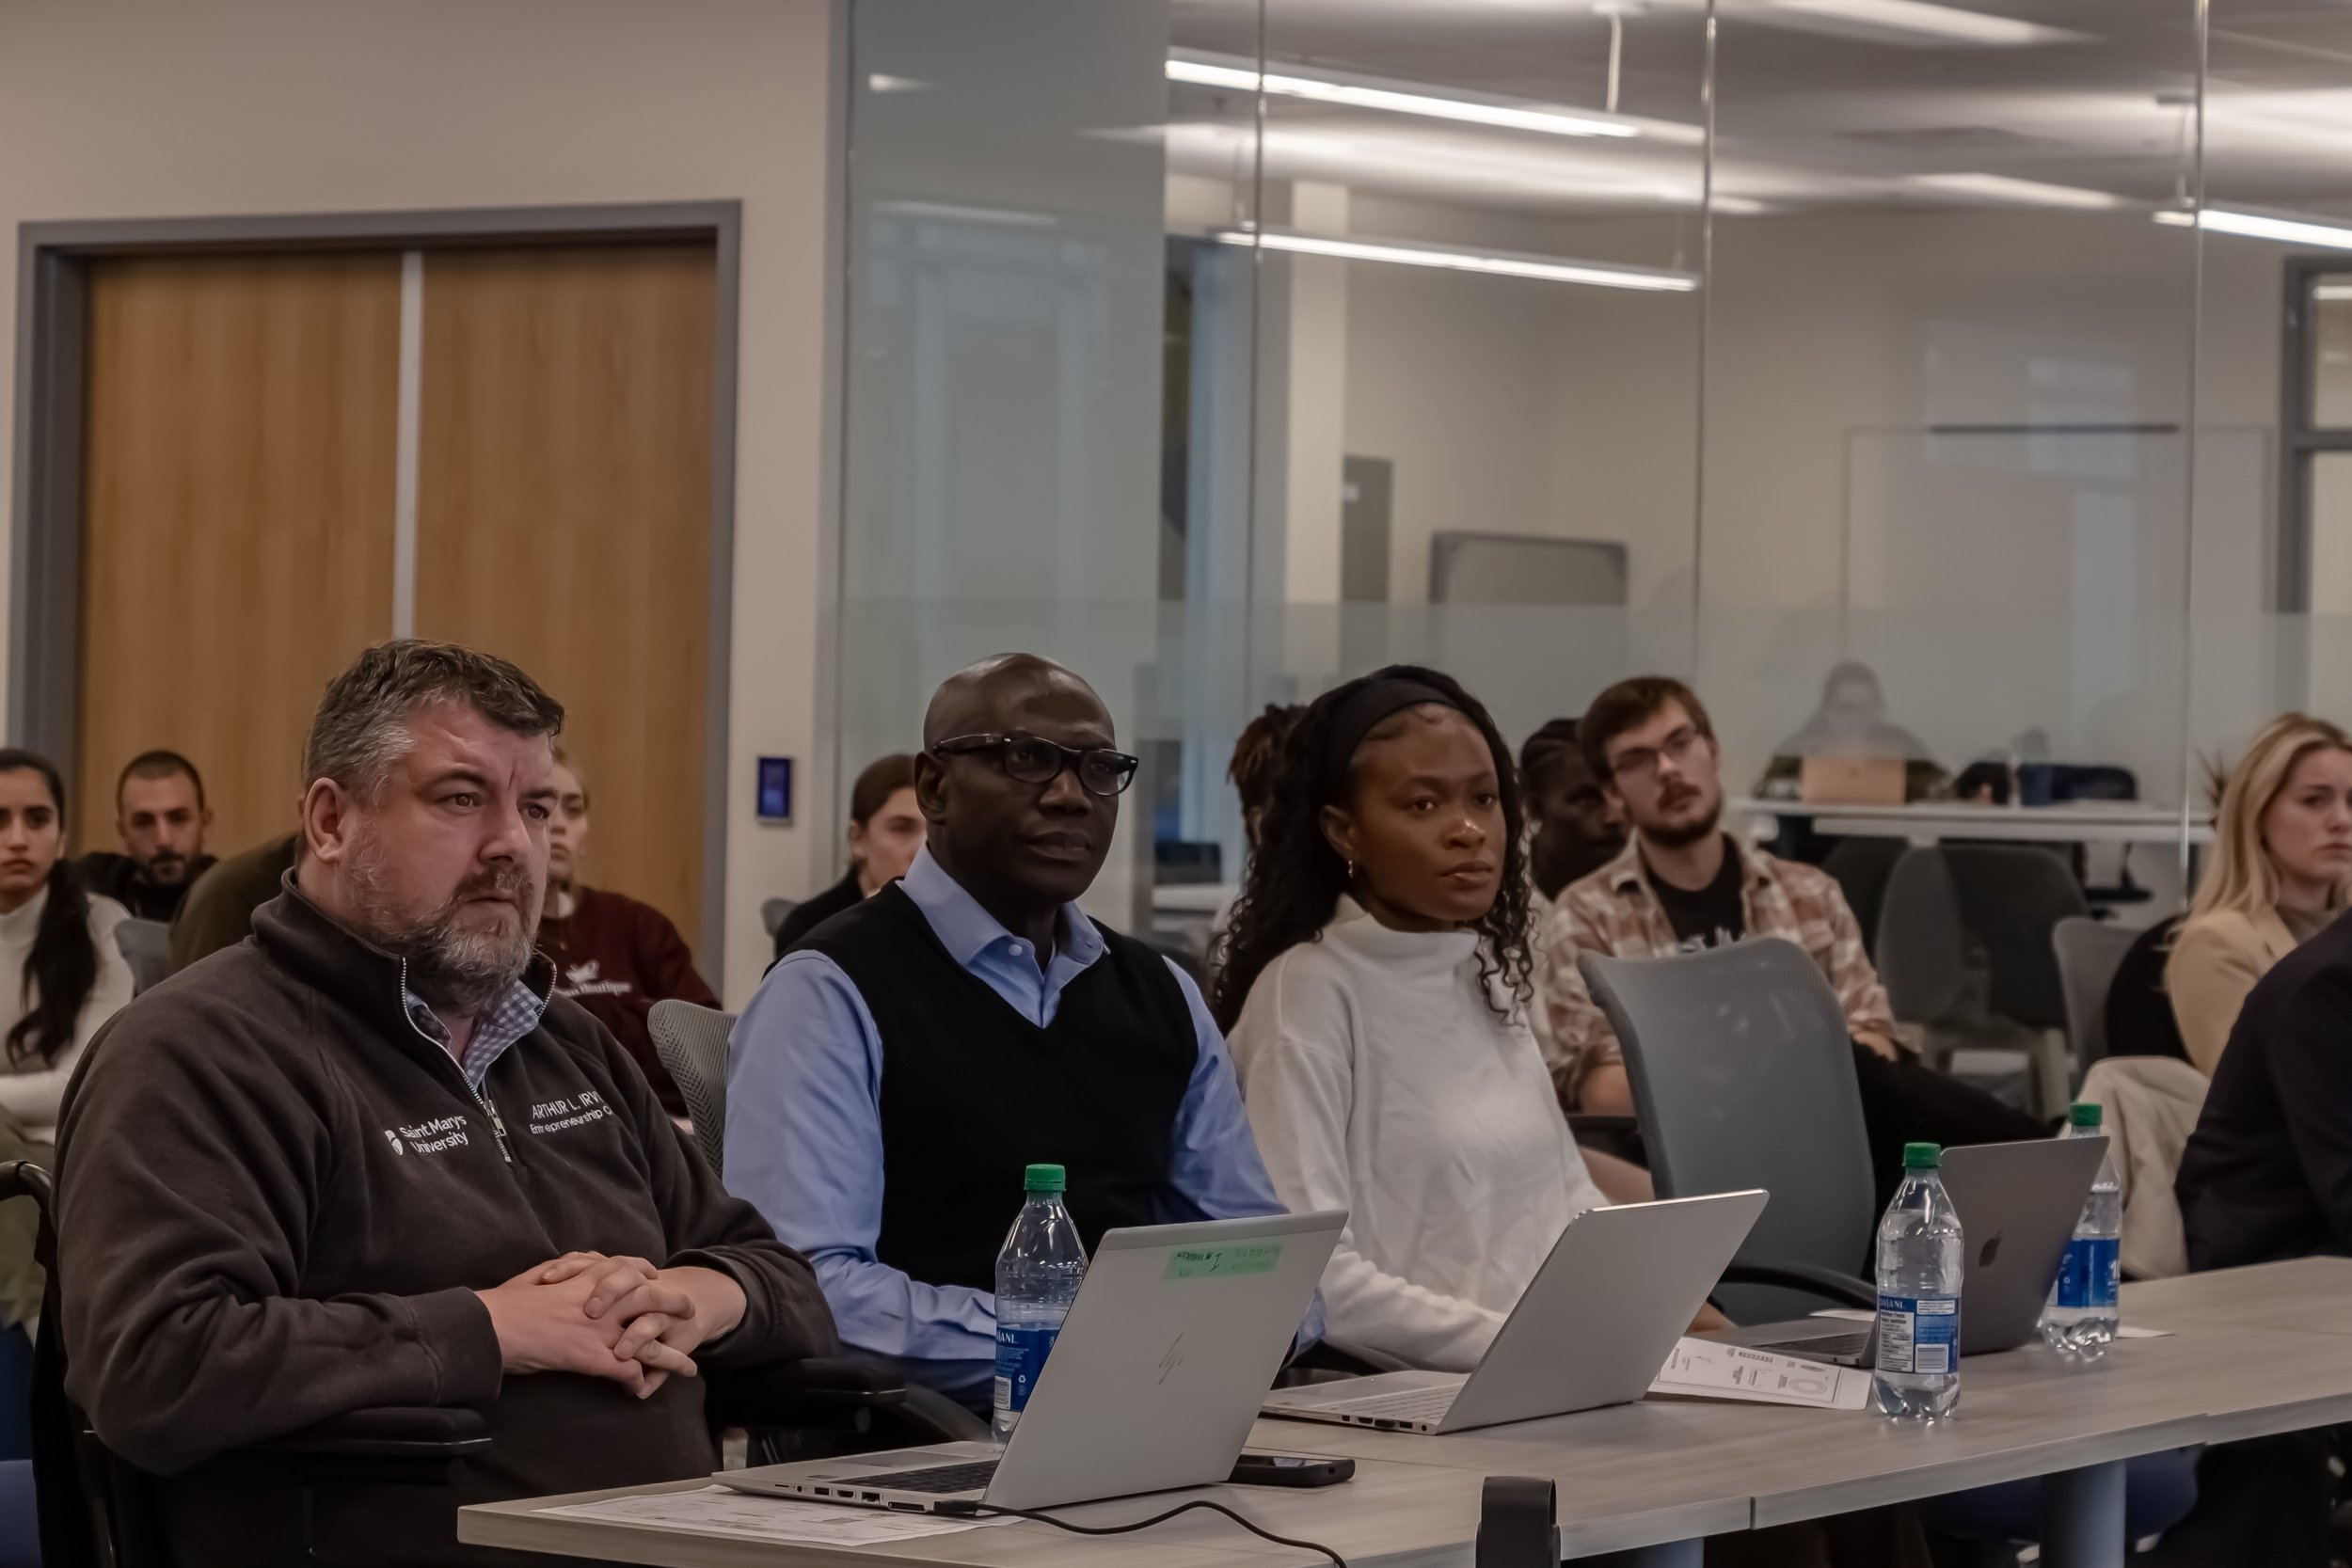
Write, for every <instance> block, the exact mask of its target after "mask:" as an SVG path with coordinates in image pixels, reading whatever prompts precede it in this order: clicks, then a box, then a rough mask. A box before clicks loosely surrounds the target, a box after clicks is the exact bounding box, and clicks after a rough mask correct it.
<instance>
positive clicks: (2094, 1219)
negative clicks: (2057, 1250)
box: [2042, 1105, 2123, 1361]
mask: <svg viewBox="0 0 2352 1568" xmlns="http://www.w3.org/2000/svg"><path fill="white" fill-rule="evenodd" d="M2099 1120H2100V1117H2099V1107H2098V1106H2096V1105H2077V1106H2075V1107H2074V1110H2073V1111H2071V1112H2070V1113H2068V1115H2067V1118H2066V1123H2067V1125H2066V1135H2067V1136H2068V1137H2070V1138H2095V1137H2098V1136H2099V1135H2100V1132H2099ZM2122 1235H2123V1189H2122V1183H2121V1182H2119V1181H2117V1180H2116V1179H2115V1161H2114V1160H2113V1158H2112V1157H2111V1156H2110V1155H2102V1156H2101V1157H2100V1160H2099V1174H2098V1176H2097V1177H2096V1178H2095V1179H2094V1180H2092V1181H2091V1183H2090V1197H2089V1198H2087V1199H2086V1200H2085V1201H2084V1203H2083V1212H2082V1217H2081V1218H2080V1219H2077V1220H2076V1221H2075V1222H2074V1240H2073V1241H2071V1242H2069V1243H2066V1259H2065V1261H2063V1262H2061V1263H2060V1264H2058V1279H2057V1281H2056V1282H2055V1283H2053V1284H2052V1285H2051V1287H2050V1305H2049V1306H2048V1307H2045V1308H2044V1309H2043V1310H2042V1339H2043V1341H2044V1342H2046V1343H2047V1344H2048V1345H2049V1346H2050V1348H2051V1349H2053V1350H2057V1351H2062V1352H2064V1353H2065V1354H2069V1355H2076V1356H2080V1357H2082V1358H2083V1359H2084V1360H2086V1361H2093V1360H2096V1359H2098V1358H2099V1357H2100V1356H2102V1355H2105V1354H2106V1353H2107V1346H2109V1345H2111V1344H2113V1343H2114V1342H2115V1330H2116V1325H2117V1323H2120V1322H2121V1321H2122V1313H2121V1311H2120V1310H2119V1308H2118V1307H2117V1305H2116V1302H2117V1286H2118V1285H2119V1283H2120V1281H2121V1276H2122V1259H2121V1256H2120V1254H2121V1250H2122V1244H2123V1243H2122Z"/></svg>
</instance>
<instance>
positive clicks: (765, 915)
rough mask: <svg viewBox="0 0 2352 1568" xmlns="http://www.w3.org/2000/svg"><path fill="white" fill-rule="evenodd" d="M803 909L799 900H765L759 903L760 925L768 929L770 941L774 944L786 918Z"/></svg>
mask: <svg viewBox="0 0 2352 1568" xmlns="http://www.w3.org/2000/svg"><path fill="white" fill-rule="evenodd" d="M800 907H801V901H800V900H799V899H798V898H763V899H761V900H760V902H759V923H760V925H762V926H763V927H767V931H768V940H769V941H771V942H773V941H774V940H775V937H776V933H777V932H778V931H779V930H781V929H783V928H784V917H785V916H786V915H787V914H790V913H791V912H792V911H794V910H797V909H799V908H800Z"/></svg>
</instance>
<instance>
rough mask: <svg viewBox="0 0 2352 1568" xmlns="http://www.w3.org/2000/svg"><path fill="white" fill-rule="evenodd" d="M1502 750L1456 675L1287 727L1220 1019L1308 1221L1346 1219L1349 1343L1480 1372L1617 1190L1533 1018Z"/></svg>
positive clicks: (1343, 1253)
mask: <svg viewBox="0 0 2352 1568" xmlns="http://www.w3.org/2000/svg"><path fill="white" fill-rule="evenodd" d="M1523 825H1524V817H1523V814H1522V811H1521V807H1520V801H1519V791H1518V782H1517V780H1516V778H1515V777H1514V774H1513V769H1512V767H1511V754H1510V752H1509V751H1508V749H1507V748H1505V746H1504V745H1503V742H1502V736H1500V735H1499V734H1498V733H1496V730H1495V726H1494V721H1493V720H1492V719H1490V718H1488V717H1487V714H1486V709H1485V708H1484V707H1482V706H1481V705H1479V703H1478V700H1477V699H1476V698H1474V697H1472V696H1471V695H1470V693H1469V692H1467V691H1465V690H1463V689H1462V688H1461V687H1460V685H1458V684H1457V683H1456V682H1455V681H1454V680H1453V679H1452V678H1451V677H1450V676H1447V675H1443V674H1440V673H1438V672H1437V671H1434V670H1424V669H1420V668H1417V667H1414V666H1410V665H1398V666H1393V667H1391V668H1390V669H1387V670H1383V671H1381V672H1380V673H1377V674H1375V675H1369V676H1366V677H1364V678H1363V679H1361V680H1356V681H1350V682H1348V683H1347V684H1346V685H1344V686H1342V687H1340V688H1338V689H1335V690H1332V691H1329V692H1327V693H1325V694H1324V695H1323V696H1322V697H1319V698H1317V699H1316V700H1315V701H1314V703H1312V704H1311V705H1310V706H1309V707H1308V709H1307V711H1306V712H1305V714H1303V715H1302V716H1301V717H1300V718H1299V720H1298V722H1297V723H1296V725H1295V727H1294V728H1293V729H1292V730H1291V732H1290V734H1289V735H1288V736H1286V737H1285V738H1284V740H1283V744H1282V751H1281V754H1280V759H1279V765H1278V768H1277V771H1276V774H1275V780H1274V788H1273V794H1272V799H1271V800H1270V801H1269V803H1268V805H1267V808H1266V812H1265V816H1264V820H1263V828H1262V831H1261V832H1260V834H1259V839H1258V849H1257V853H1256V855H1255V856H1253V857H1252V858H1251V861H1250V863H1249V872H1248V880H1247V881H1246V882H1245V883H1244V885H1243V888H1242V895H1241V900H1240V902H1239V903H1238V904H1237V905H1236V906H1235V907H1234V911H1233V920H1232V927H1230V929H1229V930H1228V931H1227V933H1226V937H1225V941H1224V942H1223V943H1222V944H1221V947H1220V950H1219V959H1220V961H1219V964H1218V967H1217V969H1216V1002H1215V1010H1216V1021H1217V1022H1218V1023H1219V1024H1220V1025H1222V1026H1223V1027H1224V1028H1225V1030H1226V1032H1227V1037H1228V1038H1229V1040H1230V1041H1231V1043H1232V1052H1233V1062H1234V1066H1235V1067H1236V1068H1237V1069H1239V1072H1240V1076H1241V1082H1242V1094H1243V1098H1244V1100H1245V1101H1247V1103H1248V1111H1249V1125H1250V1128H1251V1131H1252V1132H1255V1133H1256V1135H1257V1140H1258V1148H1259V1150H1260V1152H1262V1153H1263V1155H1264V1157H1265V1163H1266V1168H1267V1170H1268V1171H1269V1172H1270V1173H1271V1174H1272V1176H1273V1178H1274V1185H1275V1190H1276V1191H1277V1192H1278V1193H1279V1195H1280V1196H1281V1198H1282V1200H1283V1202H1284V1203H1286V1204H1288V1205H1289V1206H1290V1207H1291V1209H1292V1210H1293V1211H1295V1212H1303V1211H1305V1210H1308V1209H1318V1208H1342V1209H1345V1210H1347V1211H1348V1212H1349V1215H1350V1217H1349V1221H1348V1226H1347V1229H1346V1231H1345V1232H1344V1233H1343V1235H1342V1237H1341V1239H1340V1245H1339V1250H1338V1251H1337V1252H1336V1253H1334V1254H1333V1256H1332V1259H1331V1263H1330V1266H1329V1268H1328V1269H1327V1270H1326V1271H1325V1273H1324V1276H1323V1293H1324V1302H1325V1306H1326V1307H1327V1310H1328V1312H1329V1314H1330V1332H1331V1337H1332V1338H1334V1339H1335V1340H1339V1341H1343V1342H1345V1343H1349V1344H1353V1345H1358V1346H1361V1347H1364V1348H1367V1349H1371V1350H1376V1351H1380V1352H1383V1353H1385V1354H1390V1355H1393V1356H1396V1357H1399V1358H1401V1359H1403V1360H1405V1361H1406V1362H1409V1363H1411V1364H1413V1365H1415V1366H1420V1367H1431V1368H1437V1369H1438V1370H1447V1371H1467V1370H1470V1368H1472V1367H1474V1366H1476V1365H1477V1363H1478V1359H1479V1357H1480V1356H1481V1355H1482V1354H1485V1353H1486V1346H1487V1344H1488V1343H1489V1342H1490V1341H1491V1340H1492V1339H1493V1338H1494V1337H1495V1334H1496V1332H1497V1330H1499V1329H1500V1328H1501V1327H1502V1322H1503V1319H1504V1318H1505V1317H1507V1316H1508V1315H1509V1313H1510V1310H1511V1307H1513V1305H1514V1304H1516V1303H1517V1302H1518V1298H1519V1294H1520V1292H1521V1291H1524V1290H1525V1289H1526V1288H1527V1285H1528V1282H1529V1281H1530V1280H1532V1279H1533V1278H1534V1275H1535V1271H1536V1269H1537V1268H1538V1267H1540V1266H1541V1265H1542V1263H1543V1260H1544V1259H1545V1257H1546V1256H1547V1255H1548V1254H1549V1252H1550V1250H1551V1247H1552V1243H1554V1242H1556V1241H1558V1240H1559V1237H1560V1232H1561V1230H1562V1229H1563V1228H1564V1227H1565V1226H1566V1225H1567V1223H1568V1221H1569V1220H1571V1219H1573V1218H1574V1217H1575V1216H1576V1215H1578V1214H1580V1213H1581V1212H1583V1211H1585V1210H1586V1209H1589V1208H1592V1207H1594V1206H1595V1205H1597V1204H1599V1203H1601V1202H1603V1201H1605V1200H1604V1199H1603V1197H1602V1196H1601V1193H1600V1191H1599V1189H1598V1188H1597V1187H1596V1186H1595V1185H1594V1183H1593V1179H1592V1177H1591V1175H1590V1174H1589V1173H1588V1172H1587V1171H1586V1169H1585V1165H1584V1161H1583V1159H1582V1157H1581V1155H1580V1154H1579V1152H1578V1150H1577V1147H1576V1143H1575V1141H1574V1140H1573V1139H1572V1138H1570V1137H1569V1135H1568V1127H1567V1122H1566V1120H1565V1118H1564V1117H1562V1116H1561V1114H1560V1107H1559V1103H1558V1101H1556V1099H1555V1098H1554V1097H1553V1096H1552V1094H1551V1092H1550V1083H1551V1080H1550V1077H1549V1073H1548V1072H1547V1070H1546V1069H1545V1067H1544V1061H1543V1056H1542V1053H1540V1052H1538V1051H1537V1049H1536V1046H1535V1040H1534V1036H1533V1035H1531V1034H1530V1033H1529V1032H1528V1023H1527V1004H1528V1000H1529V997H1530V995H1531V988H1530V985H1529V980H1528V973H1529V967H1530V950H1529V942H1528V926H1529V918H1528V894H1529V887H1528V880H1527V869H1526V861H1525V849H1524V843H1525V839H1524V834H1523V832H1522V831H1521V830H1522V828H1523Z"/></svg>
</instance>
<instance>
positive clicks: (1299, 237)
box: [1216, 229, 1699, 293]
mask: <svg viewBox="0 0 2352 1568" xmlns="http://www.w3.org/2000/svg"><path fill="white" fill-rule="evenodd" d="M1216 239H1217V241H1218V243H1220V244H1223V245H1263V247H1264V248H1265V249H1267V250H1288V251H1295V252H1296V253H1298V254H1299V255H1302V256H1330V257H1335V258H1337V259H1338V260H1340V261H1393V262H1397V263H1399V264H1401V265H1404V266H1408V267H1442V268H1445V269H1447V270H1449V271H1453V272H1481V273H1490V274H1493V275H1494V276H1496V277H1532V278H1536V279H1539V280H1541V281H1543V282H1548V283H1586V284H1590V285H1592V286H1594V287H1596V288H1602V289H1645V290H1648V291H1651V292H1653V293H1690V292H1691V291H1692V290H1693V289H1695V288H1697V287H1698V286H1699V280H1698V278H1697V277H1695V276H1693V275H1692V274H1691V273H1687V272H1656V271H1651V270H1648V269H1646V268H1641V267H1618V266H1612V265H1610V264H1608V263H1606V262H1602V261H1565V260H1563V259H1561V258H1559V257H1556V256H1534V255H1529V254H1527V253H1525V252H1521V251H1510V250H1479V249H1474V248H1471V247H1469V246H1463V245H1402V244H1399V243H1397V242H1395V241H1392V240H1346V239H1339V238H1336V237H1333V236H1329V235H1324V234H1300V233H1295V232H1289V231H1285V230H1279V229H1264V230H1260V229H1220V230H1217V231H1216Z"/></svg>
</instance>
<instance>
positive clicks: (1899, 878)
mask: <svg viewBox="0 0 2352 1568" xmlns="http://www.w3.org/2000/svg"><path fill="white" fill-rule="evenodd" d="M2043 858H2044V859H2045V860H2049V859H2050V857H2047V856H2044V857H2043ZM2051 863H2053V864H2056V862H2055V861H2054V860H2053V861H2052V862H2051ZM1965 911H1966V906H1965V905H1964V904H1963V902H1962V899H1961V893H1960V885H1959V881H1958V879H1957V878H1956V877H1955V875H1954V874H1953V870H1952V861H1951V859H1950V855H1949V852H1948V851H1947V850H1946V849H1945V848H1944V847H1941V846H1934V845H1930V846H1925V847H1914V848H1911V849H1907V850H1905V851H1904V852H1903V856H1902V858H1901V859H1900V860H1899V861H1897V862H1896V863H1895V870H1894V872H1893V874H1892V875H1891V876H1889V877H1888V878H1887V881H1886V901H1885V904H1884V906H1883V908H1882V909H1881V910H1880V911H1879V937H1878V946H1877V952H1876V963H1877V967H1878V972H1879V981H1880V983H1881V984H1882V985H1883V986H1885V988H1886V999H1887V1003H1888V1005H1889V1006H1891V1007H1893V1009H1894V1012H1895V1017H1896V1019H1897V1021H1898V1022H1902V1023H1905V1024H1909V1025H1911V1026H1912V1027H1913V1029H1914V1030H1915V1032H1916V1038H1917V1042H1918V1046H1919V1056H1920V1059H1921V1060H1922V1061H1924V1062H1926V1063H1927V1064H1928V1065H1929V1066H1930V1067H1933V1068H1937V1069H1947V1068H1948V1067H1949V1066H1950V1063H1951V1058H1952V1056H1953V1054H1954V1053H1957V1052H1960V1051H1963V1050H1983V1051H1990V1052H1999V1053H2004V1054H2006V1055H2009V1056H2011V1057H2014V1058H2017V1059H2019V1060H2020V1061H2021V1062H2022V1064H2023V1074H2022V1082H2023V1086H2024V1095H2025V1098H2026V1100H2028V1101H2036V1102H2042V1103H2044V1104H2045V1105H2058V1106H2062V1105H2063V1104H2064V1103H2065V1097H2066V1093H2067V1087H2066V1085H2068V1083H2069V1082H2070V1074H2071V1067H2072V1064H2071V1060H2070V1058H2069V1056H2068V1054H2067V1053H2066V1051H2065V1048H2064V1044H2063V1042H2062V1041H2060V1040H2058V1039H2056V1038H2053V1037H2050V1036H2049V1035H2047V1034H2046V1033H2044V1032H2042V1031H2038V1030H2033V1029H2028V1028H2026V1027H2025V1026H2024V1025H2023V1024H2022V1023H2014V1022H2005V1021H2003V1020H2001V1019H1996V1018H1994V1016H1993V1009H1992V1008H1991V1006H1990V996H1991V984H1990V975H1989V974H1988V973H1987V972H1986V970H1985V969H1984V968H1983V966H1982V965H1980V964H1979V963H1978V962H1976V961H1975V958H1974V955H1973V953H1972V943H1973V942H1974V933H1973V931H1972V928H1971V927H1970V924H1969V921H1968V919H1967V918H1966V913H1965ZM2043 940H2044V941H2046V940H2047V938H2046V937H2045V938H2044V939H2043ZM2017 1082H2018V1080H2016V1079H2012V1080H2011V1083H2012V1084H2015V1083H2017ZM2054 1087H2055V1099H2052V1098H2051V1096H2052V1093H2053V1088H2054ZM2045 1114H2047V1115H2051V1116H2055V1115H2057V1114H2058V1112H2057V1110H2055V1109H2047V1110H2046V1111H2045Z"/></svg>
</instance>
